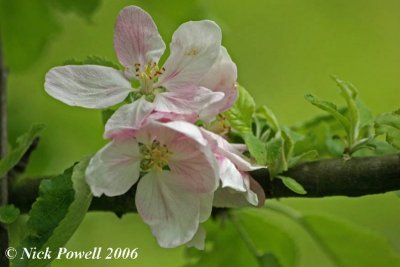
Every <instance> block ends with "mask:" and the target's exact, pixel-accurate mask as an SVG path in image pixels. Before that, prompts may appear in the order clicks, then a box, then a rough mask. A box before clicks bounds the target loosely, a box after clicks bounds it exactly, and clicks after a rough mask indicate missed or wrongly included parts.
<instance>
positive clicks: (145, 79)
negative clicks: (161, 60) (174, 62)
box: [134, 62, 165, 102]
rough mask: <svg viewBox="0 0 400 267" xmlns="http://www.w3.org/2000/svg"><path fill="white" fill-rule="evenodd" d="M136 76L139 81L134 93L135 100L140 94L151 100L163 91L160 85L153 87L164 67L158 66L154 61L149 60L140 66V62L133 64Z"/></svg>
mask: <svg viewBox="0 0 400 267" xmlns="http://www.w3.org/2000/svg"><path fill="white" fill-rule="evenodd" d="M134 66H135V72H136V78H137V79H138V80H139V82H140V88H139V91H138V92H136V94H135V97H134V98H135V100H136V99H137V98H140V97H141V96H143V95H144V96H145V97H146V99H147V100H148V101H150V102H152V101H153V100H154V98H155V95H156V94H158V93H161V92H164V91H165V89H164V88H162V87H157V88H155V87H154V83H156V82H157V80H158V77H160V75H161V74H162V73H163V72H164V71H165V69H164V68H160V67H159V66H158V65H157V63H156V62H149V63H147V64H145V65H144V66H143V68H141V64H140V63H136V64H135V65H134Z"/></svg>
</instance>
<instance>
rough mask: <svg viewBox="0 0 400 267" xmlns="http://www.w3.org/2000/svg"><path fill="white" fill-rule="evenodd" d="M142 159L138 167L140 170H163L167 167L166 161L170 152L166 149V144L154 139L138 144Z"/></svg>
mask: <svg viewBox="0 0 400 267" xmlns="http://www.w3.org/2000/svg"><path fill="white" fill-rule="evenodd" d="M139 146H140V153H141V154H142V160H141V162H140V168H141V170H142V171H145V172H146V171H149V170H150V169H152V168H155V169H156V170H159V171H161V170H163V169H166V168H168V162H169V159H170V157H171V155H172V152H170V151H169V150H168V147H167V146H166V145H161V144H160V142H158V141H157V140H154V141H153V143H151V144H147V145H146V144H139Z"/></svg>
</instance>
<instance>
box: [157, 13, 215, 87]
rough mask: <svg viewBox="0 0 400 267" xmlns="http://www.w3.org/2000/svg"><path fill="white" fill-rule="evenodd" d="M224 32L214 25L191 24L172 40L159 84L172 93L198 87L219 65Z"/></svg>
mask: <svg viewBox="0 0 400 267" xmlns="http://www.w3.org/2000/svg"><path fill="white" fill-rule="evenodd" d="M220 46H221V29H220V28H219V27H218V25H217V24H215V23H214V22H212V21H208V20H203V21H189V22H186V23H184V24H182V25H181V26H180V27H179V28H178V29H177V30H176V31H175V33H174V35H173V36H172V43H171V55H170V57H169V58H168V59H167V61H166V62H165V64H164V67H165V72H164V73H163V75H161V77H160V80H159V84H160V85H162V86H164V87H166V88H167V89H168V90H175V89H179V88H185V87H187V86H192V85H196V84H198V82H200V80H201V79H202V78H203V76H204V75H205V74H206V73H207V72H208V71H209V70H210V66H212V65H213V64H214V62H215V61H216V59H217V57H218V54H219V49H220Z"/></svg>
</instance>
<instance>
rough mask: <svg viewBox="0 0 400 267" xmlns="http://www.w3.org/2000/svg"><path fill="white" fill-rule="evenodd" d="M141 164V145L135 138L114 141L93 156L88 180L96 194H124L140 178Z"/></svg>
mask: <svg viewBox="0 0 400 267" xmlns="http://www.w3.org/2000/svg"><path fill="white" fill-rule="evenodd" d="M139 165H140V155H139V146H138V144H137V142H136V141H135V140H133V139H130V140H124V141H114V142H111V143H109V144H107V145H106V146H105V147H103V148H102V149H101V150H99V151H98V152H97V153H96V154H95V155H94V156H93V157H92V159H91V160H90V163H89V165H88V167H87V169H86V181H87V183H88V185H89V186H90V189H91V191H92V193H93V195H94V196H101V195H102V194H105V195H106V196H118V195H122V194H124V193H126V192H127V191H128V190H129V189H130V188H131V187H132V185H133V184H135V183H136V181H137V180H138V178H139V170H140V166H139Z"/></svg>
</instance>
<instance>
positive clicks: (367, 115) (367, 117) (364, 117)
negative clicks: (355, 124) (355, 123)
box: [356, 98, 374, 128]
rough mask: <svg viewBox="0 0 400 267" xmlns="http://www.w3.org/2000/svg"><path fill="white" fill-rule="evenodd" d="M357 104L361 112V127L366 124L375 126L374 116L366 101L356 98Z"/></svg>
mask: <svg viewBox="0 0 400 267" xmlns="http://www.w3.org/2000/svg"><path fill="white" fill-rule="evenodd" d="M356 105H357V109H358V112H359V114H360V128H362V127H365V126H373V125H374V116H373V115H372V113H371V111H370V110H369V109H368V107H367V105H365V103H364V102H363V101H362V100H361V99H360V98H357V99H356Z"/></svg>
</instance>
